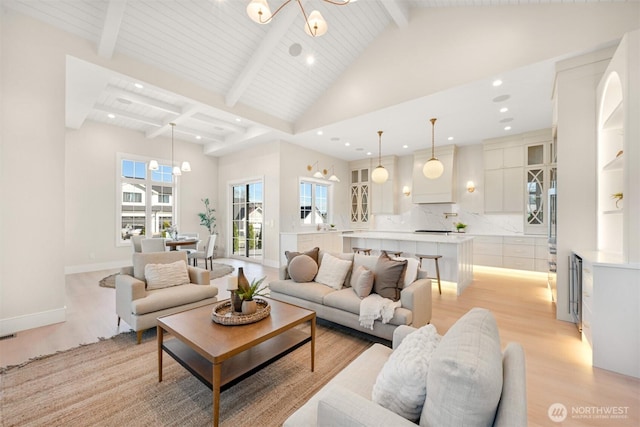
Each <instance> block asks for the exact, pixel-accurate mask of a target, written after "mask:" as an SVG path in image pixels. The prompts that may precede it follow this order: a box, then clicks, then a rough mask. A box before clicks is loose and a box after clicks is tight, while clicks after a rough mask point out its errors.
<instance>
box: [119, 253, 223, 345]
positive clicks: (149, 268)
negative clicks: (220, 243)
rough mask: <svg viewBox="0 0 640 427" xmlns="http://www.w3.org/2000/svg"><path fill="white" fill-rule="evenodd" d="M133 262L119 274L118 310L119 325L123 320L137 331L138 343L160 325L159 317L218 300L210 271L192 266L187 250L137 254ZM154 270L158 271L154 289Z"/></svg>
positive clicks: (134, 255)
mask: <svg viewBox="0 0 640 427" xmlns="http://www.w3.org/2000/svg"><path fill="white" fill-rule="evenodd" d="M132 261H133V265H132V266H130V267H124V268H123V269H121V271H120V274H119V275H117V276H116V313H117V315H118V326H119V325H120V320H121V319H122V320H124V321H125V322H127V324H128V325H129V326H130V327H131V329H133V330H134V331H136V332H137V335H138V336H137V341H138V344H140V341H141V339H142V333H143V332H144V331H145V330H146V329H149V328H155V327H156V325H157V321H156V320H157V318H158V317H160V316H166V315H169V314H173V313H177V312H179V311H184V310H188V309H191V308H196V307H200V306H203V305H207V304H212V303H214V302H216V301H217V300H218V299H217V297H216V295H218V288H217V287H215V286H213V285H211V283H210V280H209V270H205V269H203V268H198V267H192V266H190V265H188V263H187V253H186V252H185V251H168V252H148V253H134V254H133V258H132ZM176 263H177V264H176ZM182 264H184V266H183V265H182ZM150 272H153V273H157V274H154V276H157V282H158V285H157V286H153V289H152V286H150V285H155V283H148V282H149V280H148V279H149V278H148V277H147V275H148V274H149V273H150ZM153 280H154V282H156V278H155V277H154V278H153Z"/></svg>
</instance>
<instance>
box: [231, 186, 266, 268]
mask: <svg viewBox="0 0 640 427" xmlns="http://www.w3.org/2000/svg"><path fill="white" fill-rule="evenodd" d="M262 188H263V184H262V181H252V182H248V183H243V184H234V185H233V187H232V192H231V206H232V218H231V225H232V230H233V232H232V236H231V240H232V241H231V243H232V248H233V250H232V255H234V256H239V257H246V258H262V256H263V253H262V248H263V247H264V246H263V240H262V235H263V234H262V230H263V207H264V206H263V205H264V201H263V195H262Z"/></svg>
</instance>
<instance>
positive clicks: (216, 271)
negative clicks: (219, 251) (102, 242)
mask: <svg viewBox="0 0 640 427" xmlns="http://www.w3.org/2000/svg"><path fill="white" fill-rule="evenodd" d="M212 264H213V265H212V267H211V270H209V278H210V279H211V280H213V279H217V278H218V277H223V276H226V275H227V274H230V273H233V270H234V268H233V267H232V266H230V265H228V264H223V263H221V262H214V263H212ZM118 274H120V273H115V274H111V275H109V276H107V277H104V278H102V279H100V282H98V285H99V286H102V287H103V288H115V287H116V276H117V275H118Z"/></svg>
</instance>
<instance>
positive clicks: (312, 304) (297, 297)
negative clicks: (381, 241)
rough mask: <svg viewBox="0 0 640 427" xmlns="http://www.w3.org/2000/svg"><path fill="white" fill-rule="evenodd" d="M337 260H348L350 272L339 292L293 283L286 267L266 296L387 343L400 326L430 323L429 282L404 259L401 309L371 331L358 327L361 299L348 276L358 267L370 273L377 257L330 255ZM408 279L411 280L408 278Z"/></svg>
mask: <svg viewBox="0 0 640 427" xmlns="http://www.w3.org/2000/svg"><path fill="white" fill-rule="evenodd" d="M324 254H325V252H324V251H320V253H319V256H318V262H319V264H320V265H322V258H323V256H324ZM334 255H336V256H339V257H340V258H341V259H345V260H351V261H352V267H351V268H352V270H351V272H350V273H349V274H348V275H347V277H346V279H345V283H344V285H343V287H342V289H340V290H335V289H333V288H331V287H329V286H326V285H323V284H321V283H317V282H315V281H311V282H306V283H297V282H294V281H293V280H292V279H291V278H290V277H289V273H288V271H287V266H283V267H281V269H280V279H279V280H275V281H272V282H270V283H269V290H270V296H271V297H272V298H274V299H277V300H280V301H284V302H289V303H291V304H294V305H298V306H300V307H305V308H308V309H310V310H313V311H315V312H316V316H317V317H318V318H320V319H325V320H328V321H330V322H333V323H337V324H340V325H343V326H346V327H349V328H352V329H355V330H358V331H361V332H365V333H367V334H370V335H374V336H377V337H380V338H383V339H385V340H388V341H391V339H392V338H393V331H394V330H395V329H396V328H397V327H398V326H400V325H406V326H414V327H420V326H423V325H426V324H428V323H429V322H430V321H431V280H430V279H428V278H424V277H422V275H424V276H426V272H424V271H422V270H419V268H418V261H417V260H415V259H408V264H407V271H406V273H405V277H406V278H407V279H408V280H407V282H409V283H407V282H405V284H404V287H403V289H402V291H401V292H400V302H401V306H400V307H399V308H396V309H395V313H394V315H393V318H391V320H390V321H389V322H388V323H383V322H382V321H381V320H376V321H375V322H374V324H373V330H371V329H369V328H365V327H362V326H361V325H360V321H359V314H360V301H361V299H360V298H359V297H358V295H356V293H355V292H354V291H353V290H352V289H351V287H350V283H349V281H350V277H351V275H352V274H353V271H355V270H356V269H357V268H358V267H359V266H361V265H362V266H365V267H367V268H368V269H371V270H373V269H374V268H375V265H376V262H377V260H378V257H377V256H369V255H362V254H352V253H341V254H334ZM411 277H413V278H415V280H412V279H410V278H411Z"/></svg>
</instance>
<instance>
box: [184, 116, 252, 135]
mask: <svg viewBox="0 0 640 427" xmlns="http://www.w3.org/2000/svg"><path fill="white" fill-rule="evenodd" d="M192 118H193V119H196V120H200V121H201V122H205V123H208V124H210V125H213V126H216V127H221V128H224V130H226V131H229V132H239V133H244V132H245V130H246V129H245V128H244V127H242V126H238V125H234V124H233V123H229V122H225V121H224V120H219V119H216V118H213V117H211V116H208V115H206V114H204V113H198V114H195V115H194V116H193V117H192Z"/></svg>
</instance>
